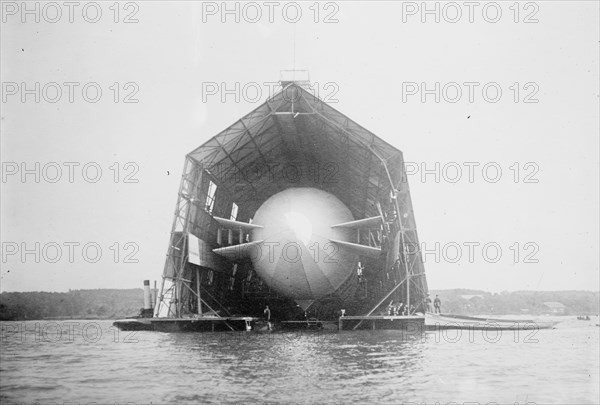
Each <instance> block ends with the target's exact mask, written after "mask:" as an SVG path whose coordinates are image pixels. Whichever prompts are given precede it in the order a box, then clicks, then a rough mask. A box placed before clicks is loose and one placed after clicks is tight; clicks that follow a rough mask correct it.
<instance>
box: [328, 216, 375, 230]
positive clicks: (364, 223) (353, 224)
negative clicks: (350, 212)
mask: <svg viewBox="0 0 600 405" xmlns="http://www.w3.org/2000/svg"><path fill="white" fill-rule="evenodd" d="M382 223H383V219H382V218H381V216H376V217H371V218H364V219H357V220H356V221H350V222H344V223H341V224H336V225H331V227H332V228H353V229H356V228H372V227H376V226H380V225H381V224H382Z"/></svg>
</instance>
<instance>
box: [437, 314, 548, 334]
mask: <svg viewBox="0 0 600 405" xmlns="http://www.w3.org/2000/svg"><path fill="white" fill-rule="evenodd" d="M557 323H558V322H554V321H536V320H532V319H500V318H478V317H474V316H465V315H450V314H443V315H442V314H430V313H428V314H426V315H425V328H426V329H427V330H439V329H473V330H517V329H521V330H523V329H525V330H533V329H552V328H554V326H555V325H556V324H557Z"/></svg>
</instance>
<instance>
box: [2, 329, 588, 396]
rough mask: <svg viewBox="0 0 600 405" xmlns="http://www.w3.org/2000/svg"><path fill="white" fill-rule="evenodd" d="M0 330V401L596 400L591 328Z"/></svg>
mask: <svg viewBox="0 0 600 405" xmlns="http://www.w3.org/2000/svg"><path fill="white" fill-rule="evenodd" d="M78 323H79V324H78V325H75V324H74V323H69V322H62V321H61V322H33V321H30V322H25V323H23V322H14V323H11V322H6V323H3V324H2V352H1V359H0V360H1V362H0V370H1V374H0V379H1V381H0V382H1V384H0V385H1V388H0V395H1V398H2V403H3V404H4V403H11V402H19V403H20V402H25V403H34V402H40V403H49V402H56V403H65V402H70V401H71V402H79V403H89V402H97V403H111V404H114V403H115V402H116V403H120V404H121V403H126V402H134V403H137V404H140V403H151V402H152V403H154V404H162V403H198V402H254V403H255V402H295V403H314V402H319V403H323V402H330V403H331V402H336V403H349V402H354V403H356V402H359V403H367V402H378V403H394V404H397V403H402V402H405V403H408V402H416V403H426V404H429V403H431V404H434V403H436V402H439V403H448V402H456V403H459V404H461V403H465V402H476V403H477V402H479V403H488V402H496V403H510V404H514V403H515V402H516V403H519V404H524V403H527V402H531V403H556V404H564V403H578V404H579V403H580V404H584V403H598V402H599V394H598V383H599V375H598V374H599V352H598V350H599V349H598V345H599V337H598V336H599V329H600V328H598V327H595V324H594V320H592V322H582V321H576V320H575V321H572V320H566V321H564V322H562V323H561V324H559V326H558V328H557V329H554V330H542V331H538V332H537V333H535V332H534V333H533V334H532V333H531V332H529V331H528V332H513V331H508V332H502V334H501V335H498V336H495V334H494V333H492V332H490V333H489V334H487V335H485V334H483V333H482V332H480V331H475V332H468V331H445V332H443V334H442V333H427V334H424V335H419V336H415V335H404V334H402V333H400V332H397V331H375V332H373V331H357V332H341V333H331V332H328V333H316V332H294V333H272V334H270V333H264V334H258V333H257V334H255V333H243V332H231V333H205V334H198V333H178V334H177V333H171V334H169V333H156V332H136V333H130V332H119V331H117V330H116V329H115V328H113V327H111V323H110V322H107V321H102V322H88V321H78Z"/></svg>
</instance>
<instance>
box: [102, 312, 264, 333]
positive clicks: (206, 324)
mask: <svg viewBox="0 0 600 405" xmlns="http://www.w3.org/2000/svg"><path fill="white" fill-rule="evenodd" d="M261 320H262V319H261V318H255V317H250V316H229V317H218V316H205V317H194V318H131V319H119V320H117V321H115V322H113V325H114V326H116V327H117V328H119V329H121V330H154V331H158V332H226V331H245V330H249V328H251V327H253V326H254V324H255V323H256V322H257V321H261Z"/></svg>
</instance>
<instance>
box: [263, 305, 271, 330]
mask: <svg viewBox="0 0 600 405" xmlns="http://www.w3.org/2000/svg"><path fill="white" fill-rule="evenodd" d="M263 313H264V314H265V317H266V318H267V324H268V325H269V330H271V310H270V309H269V306H268V305H267V306H265V310H264V311H263Z"/></svg>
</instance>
